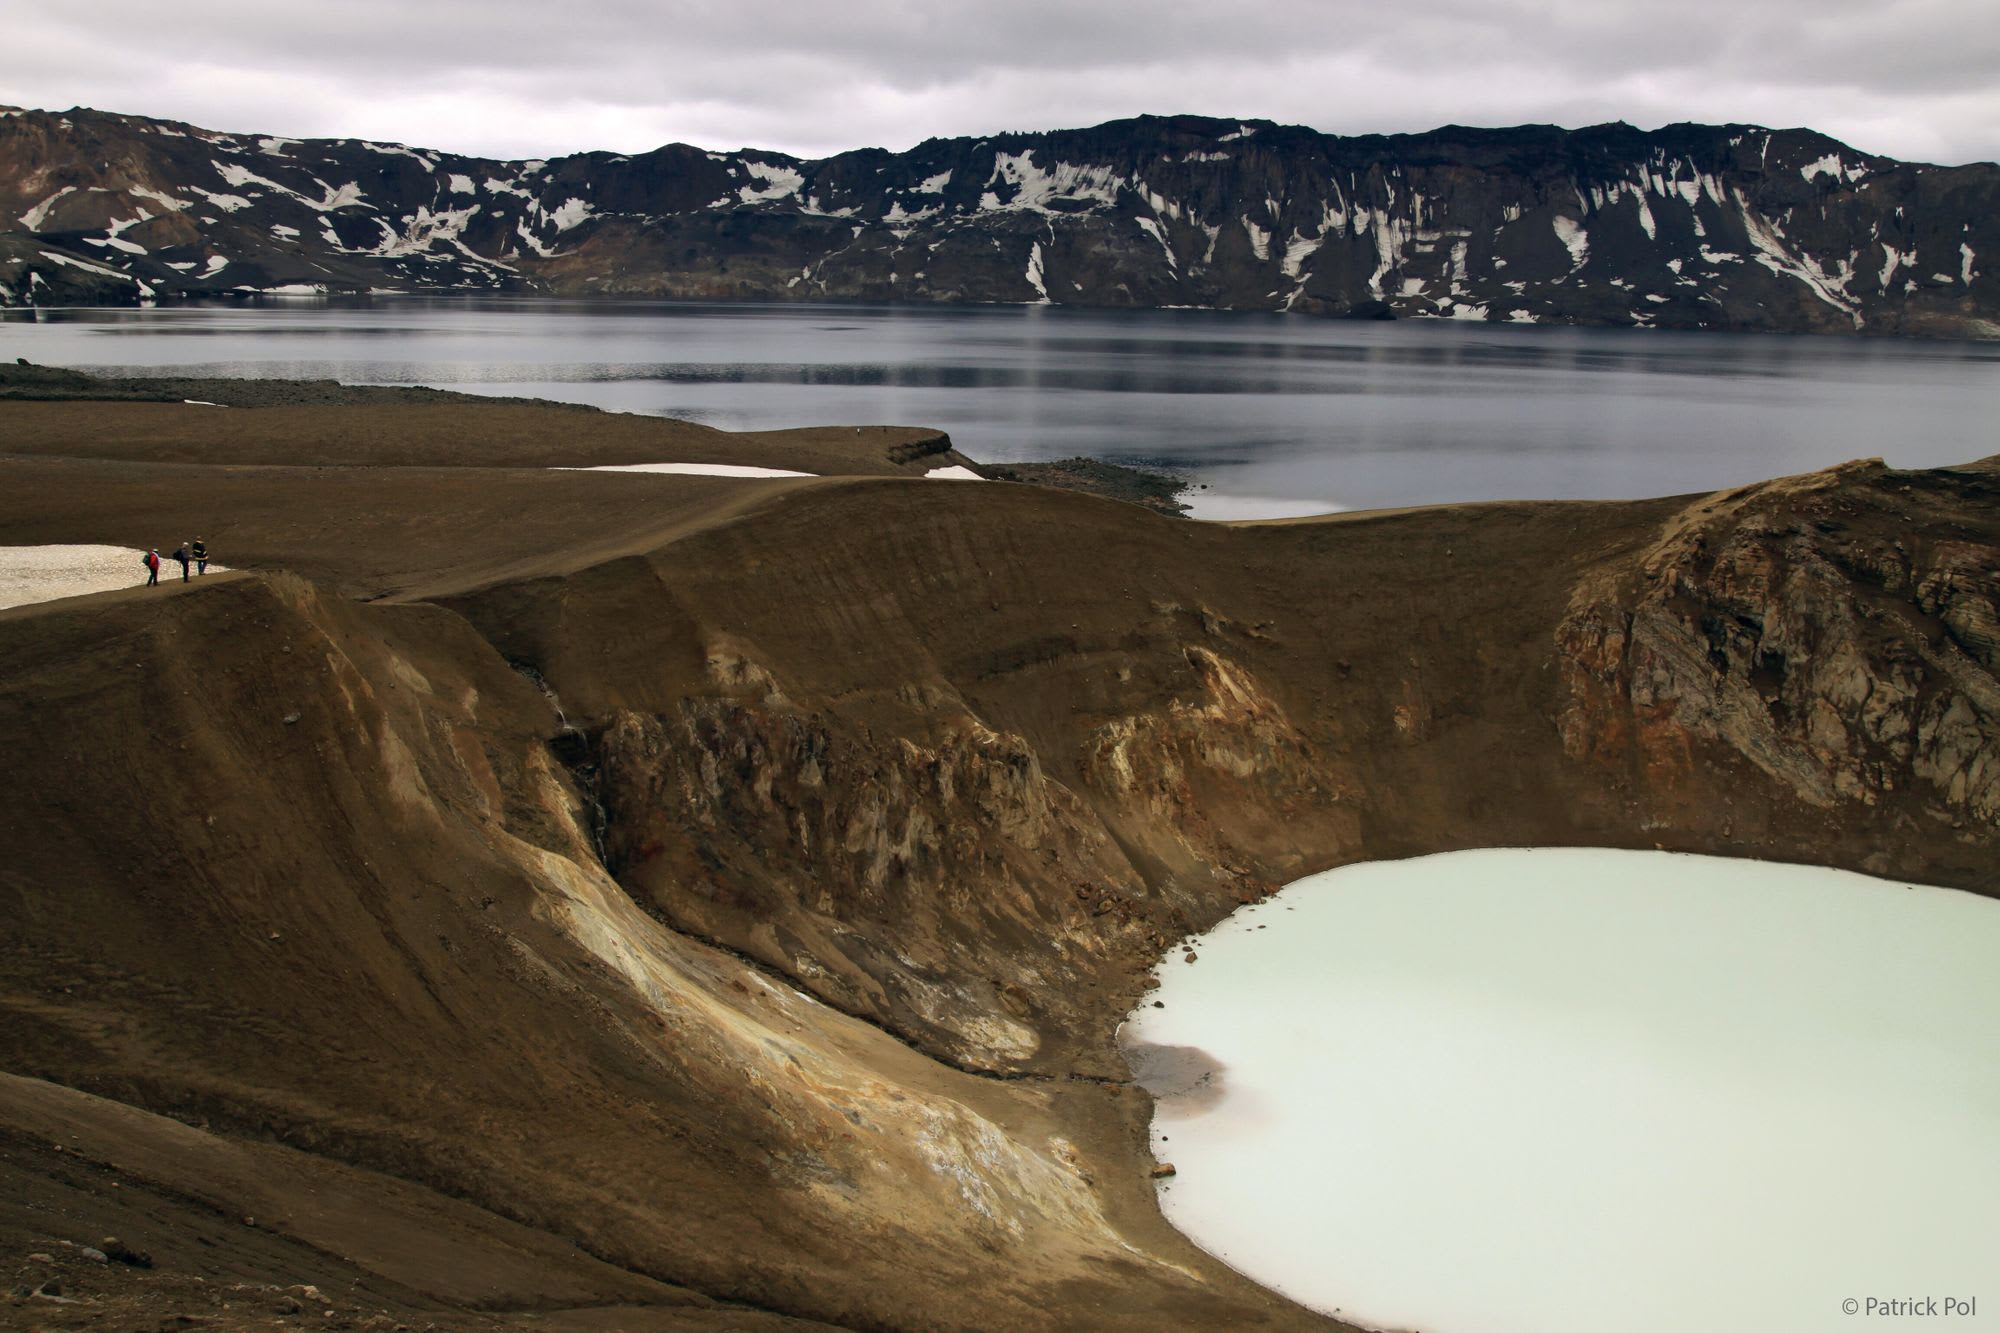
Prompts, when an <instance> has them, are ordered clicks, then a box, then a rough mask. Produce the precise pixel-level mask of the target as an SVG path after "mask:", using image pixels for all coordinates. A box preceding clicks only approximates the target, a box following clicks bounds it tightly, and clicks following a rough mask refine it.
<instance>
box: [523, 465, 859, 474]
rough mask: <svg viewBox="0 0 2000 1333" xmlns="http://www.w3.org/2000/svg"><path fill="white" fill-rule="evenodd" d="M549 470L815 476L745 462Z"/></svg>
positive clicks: (557, 470)
mask: <svg viewBox="0 0 2000 1333" xmlns="http://www.w3.org/2000/svg"><path fill="white" fill-rule="evenodd" d="M549 471H551V472H661V473H667V474H669V475H672V476H676V477H817V476H818V475H820V474H819V473H817V472H793V471H791V470H790V469H789V468H781V467H752V466H751V465H750V464H748V463H611V464H607V465H605V466H603V467H554V468H550V469H549Z"/></svg>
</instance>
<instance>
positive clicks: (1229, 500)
mask: <svg viewBox="0 0 2000 1333" xmlns="http://www.w3.org/2000/svg"><path fill="white" fill-rule="evenodd" d="M0 355H4V356H7V357H27V358H28V359H30V360H32V361H36V362H40V363H43V364H48V365H67V366H91V367H110V368H117V369H120V370H123V371H126V372H130V373H141V374H143V373H172V374H213V375H268V376H303V377H315V378H318V377H332V378H338V379H342V380H346V381H348V382H350V383H369V384H378V383H379V384H429V385H436V386H439V387H447V388H453V389H459V390H465V391H469V392H474V393H493V394H521V395H530V396H537V397H547V398H559V399H565V400H569V401H574V402H585V403H593V404H596V405H598V406H600V407H606V408H613V409H616V410H619V411H628V412H644V413H655V414H659V415H664V416H675V417H685V418H688V419H690V420H695V421H702V422H707V423H709V424H712V425H716V426H722V427H726V428H730V429H746V428H755V429H761V428H768V427H777V426H796V425H813V424H839V425H846V424H856V425H859V424H875V423H895V424H911V425H928V426H937V427H941V428H943V429H945V430H948V431H950V432H951V434H952V437H953V439H954V440H955V441H956V442H957V443H958V444H959V446H960V447H961V448H962V449H963V450H965V451H966V452H967V453H969V454H971V455H972V456H974V457H976V458H980V459H985V460H989V461H1009V460H1029V459H1046V458H1060V457H1065V456H1068V455H1072V454H1090V455H1094V456H1096V457H1099V458H1105V459H1110V460H1113V461H1121V462H1139V463H1153V464H1164V465H1167V466H1170V467H1173V468H1176V469H1181V470H1184V471H1186V472H1187V473H1189V474H1190V475H1191V476H1192V477H1193V478H1194V479H1195V480H1197V481H1198V482H1200V483H1202V484H1205V485H1206V486H1208V487H1209V490H1208V491H1207V492H1206V494H1205V495H1203V494H1201V493H1197V498H1198V499H1201V500H1203V501H1205V512H1206V513H1207V514H1208V515H1209V516H1214V517H1233V516H1238V515H1249V514H1272V513H1282V512H1315V511H1321V510H1327V509H1336V508H1350V509H1355V508H1374V507H1378V506H1386V505H1406V504H1421V503H1429V502H1436V501H1447V500H1472V499H1499V498H1537V497H1550V498H1579V499H1613V498H1621V497H1633V496H1642V495H1659V494H1670V493H1678V492H1683V491H1695V490H1706V489H1712V488H1715V487H1719V486H1725V485H1732V484H1737V483H1741V482H1747V481H1756V480H1760V479H1762V478H1765V477H1769V476H1774V475H1779V474H1783V473H1787V472H1796V471H1802V470H1806V469H1810V468H1816V467H1822V466H1826V465H1829V464H1833V463H1838V462H1842V461H1844V460H1846V459H1850V458H1858V457H1871V456H1880V457H1884V458H1886V459H1887V460H1888V461H1889V462H1891V463H1892V464H1896V465H1899V466H1928V465H1935V464H1946V463H1958V462H1965V461H1968V460H1970V459H1973V458H1978V457H1982V456H1985V455H1988V454H1992V453H1995V452H2000V440H1996V438H1995V429H1994V423H1995V421H1997V420H2000V345H1995V344H1986V343H1946V342H1914V341H1900V340H1886V339H1854V338H1809V337H1790V336H1778V335H1762V334H1706V333H1669V332H1660V331H1647V330H1623V329H1567V328H1532V327H1527V328H1523V327H1506V328H1501V327H1495V326H1490V325H1462V324H1455V323H1451V322H1447V321H1411V322H1399V323H1393V324H1351V323H1340V322H1332V321H1325V320H1313V319H1307V318H1288V317H1285V316H1279V315H1266V314H1238V313H1225V312H1214V311H1133V312H1105V311H1079V310H1065V309H1060V308H1047V307H1012V306H998V307H994V306H988V307H968V308H939V307H869V306H836V305H695V304H654V303H646V304H634V303H585V302H528V301H511V302H509V301H500V302H496V301H490V300H487V301H472V300H458V299H452V300H419V299H409V298H397V299H379V300H376V301H373V302H368V303H362V304H336V303H330V302H321V301H310V300H308V301H276V300H273V301H266V302H264V303H262V304H260V305H256V306H229V307H213V308H202V307H180V308H169V309H159V310H143V311H109V310H70V311H44V312H22V311H14V312H5V313H0Z"/></svg>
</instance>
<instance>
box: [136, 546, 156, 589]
mask: <svg viewBox="0 0 2000 1333" xmlns="http://www.w3.org/2000/svg"><path fill="white" fill-rule="evenodd" d="M139 558H140V559H141V560H142V561H144V562H145V565H146V586H147V587H148V588H157V587H159V586H160V548H159V547H157V546H155V547H153V548H152V549H151V550H149V551H147V552H146V554H144V555H142V556H140V557H139Z"/></svg>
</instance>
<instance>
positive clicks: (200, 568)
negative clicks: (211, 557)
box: [188, 537, 208, 574]
mask: <svg viewBox="0 0 2000 1333" xmlns="http://www.w3.org/2000/svg"><path fill="white" fill-rule="evenodd" d="M188 554H189V555H191V556H193V557H194V572H195V573H197V574H206V573H208V543H207V542H205V541H203V540H202V539H201V538H199V537H196V538H195V539H194V545H193V546H191V547H189V548H188Z"/></svg>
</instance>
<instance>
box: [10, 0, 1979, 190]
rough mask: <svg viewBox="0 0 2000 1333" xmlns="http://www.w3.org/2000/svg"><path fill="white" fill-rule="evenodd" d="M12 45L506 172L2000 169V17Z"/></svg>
mask: <svg viewBox="0 0 2000 1333" xmlns="http://www.w3.org/2000/svg"><path fill="white" fill-rule="evenodd" d="M9 35H10V41H9V42H8V43H7V44H6V45H5V47H4V48H0V101H11V102H15V103H20V104H26V105H33V106H49V107H61V106H68V105H71V104H79V103H80V104H85V105H94V106H99V107H104V108H107V109H113V110H123V111H131V112H136V113H143V114H158V115H169V116H174V117H178V118H180V119H185V120H191V121H194V122H196V123H200V124H206V125H212V126H215V127H217V128H224V129H241V130H263V131H268V132H276V133H284V134H289V135H295V136H306V135H357V136H363V137H369V138H390V139H399V140H402V141H404V142H410V143H419V144H424V145H427V146H432V147H438V148H446V149H454V150H458V151H466V152H478V153H485V154H489V155H494V156H528V155H547V154H552V153H558V152H566V151H574V150H577V149H584V148H610V149H616V150H619V151H625V152H631V151H638V150H643V149H646V148H650V147H653V146H656V145H657V144H659V143H662V142H667V141H670V140H676V139H679V140H686V141H689V142H695V143H701V144H704V145H707V146H711V147H724V148H734V147H739V146H744V145H752V146H758V147H768V148H775V149H780V150H783V151H790V152H795V153H799V154H801V155H807V156H812V155H819V154H824V153H828V152H834V151H838V150H840V149H844V148H852V147H860V146H864V145H881V146H885V147H891V148H901V147H907V146H908V145H909V144H911V143H914V142H915V141H917V140H918V139H922V138H925V137H928V136H931V135H951V134H980V133H992V132H996V131H999V130H1003V129H1049V128H1058V127H1066V126H1077V125H1085V124H1091V123H1095V122H1097V121H1101V120H1104V119H1108V118H1111V117H1115V116H1121V115H1133V114H1138V113H1141V112H1156V113H1163V112H1178V111H1190V112H1200V113H1206V114H1212V115H1222V116H1229V115H1237V116H1244V117H1261V118H1268V119H1274V120H1281V121H1290V122H1298V123H1303V124H1308V125H1312V126H1315V127H1317V128H1319V129H1323V130H1327V131H1330V132H1336V133H1357V132H1382V131H1398V130H1422V129H1428V128H1431V127H1433V126H1436V125H1439V124H1443V123H1446V122H1458V123H1462V124H1489V125H1493V124H1511V123H1516V122H1519V121H1546V122H1555V123H1559V124H1571V125H1575V124H1584V123H1591V122H1596V121H1603V120H1611V119H1625V120H1630V121H1633V122H1634V123H1637V124H1642V125H1656V124H1660V123H1664V122H1666V121H1672V120H1712V121H1755V122H1760V123H1766V124H1780V125H1810V126H1812V127H1814V128H1817V129H1821V130H1824V131H1826V132H1827V133H1829V134H1833V135H1835V136H1836V137H1839V138H1843V139H1846V140H1847V141H1849V142H1851V143H1853V144H1854V145H1855V146H1856V147H1859V148H1864V149H1868V150H1871V151H1876V152H1884V153H1890V154H1894V155H1898V156H1904V157H1914V158H1920V159H1930V160H1946V161H1963V160H1969V159H1974V158H1987V159H1990V158H1993V157H1995V156H1996V155H2000V78H1996V71H2000V6H1995V5H1993V4H1992V3H1991V2H1990V0H1890V3H1882V2H1881V0H1759V2H1758V3H1754V4H1749V3H1744V0H1678V2H1677V3H1674V4H1671V5H1668V4H1662V3H1653V2H1651V0H1647V2H1646V3H1638V2H1629V3H1599V4H1585V3H1578V2H1577V0H1490V2H1488V3H1475V2H1474V0H1438V2H1437V3H1431V4H1426V5H1424V6H1421V7H1400V8H1395V9H1392V8H1390V7H1388V6H1384V5H1382V4H1380V3H1379V0H1368V2H1366V3H1364V2H1363V0H1266V2H1265V3H1262V4H1259V5H1255V6H1241V7H1234V6H1231V7H1225V6H1218V5H1216V4H1214V3H1213V0H1202V3H1195V2H1194V0H1158V2H1157V3H1150V4H1137V3H1114V2H1113V0H1019V3H1013V4H998V3H981V4H967V5H941V4H935V3H930V4H922V3H911V2H910V0H847V3H843V4H841V5H828V4H824V3H813V4H805V3H798V2H797V0H737V2H735V3H728V2H725V0H669V2H666V3H660V2H658V0H573V2H572V3H568V4H561V5H550V4H548V3H546V0H536V2H535V3H528V2H527V0H485V2H484V3H479V4H473V3H468V2H467V0H431V2H430V3H427V4H424V5H421V6H407V5H406V3H404V0H396V2H395V3H391V0H347V2H346V3H342V4H338V5H287V4H283V3H280V2H279V0H269V2H267V3H264V4H249V3H241V2H240V0H183V3H181V4H178V5H176V6H173V7H171V8H170V9H169V8H163V7H160V6H158V5H157V4H152V3H148V4H138V3H134V2H133V0H96V3H94V4H93V5H91V6H89V7H88V8H87V9H86V8H85V7H83V6H66V7H62V8H61V9H60V10H58V9H57V7H54V6H42V7H36V8H35V9H32V10H27V11H23V12H16V13H14V14H12V15H10V17H9Z"/></svg>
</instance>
